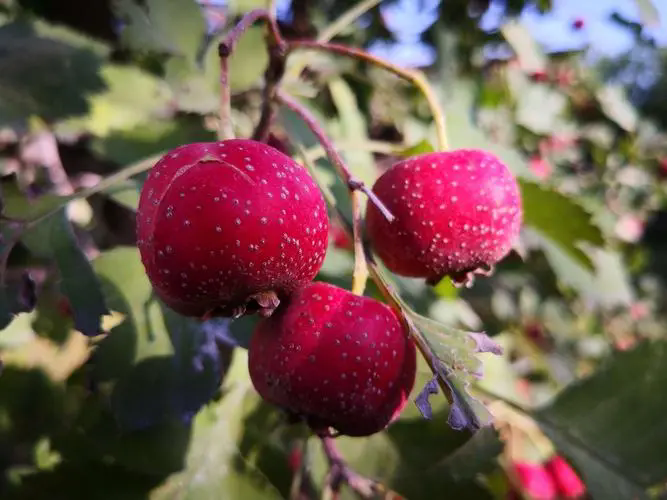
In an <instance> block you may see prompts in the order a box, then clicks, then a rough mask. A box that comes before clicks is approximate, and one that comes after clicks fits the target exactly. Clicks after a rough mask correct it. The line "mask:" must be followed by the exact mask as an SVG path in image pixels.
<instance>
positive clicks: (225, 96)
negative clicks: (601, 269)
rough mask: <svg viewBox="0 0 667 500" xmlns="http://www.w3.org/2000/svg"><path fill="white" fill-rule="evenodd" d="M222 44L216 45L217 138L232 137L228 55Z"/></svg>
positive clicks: (222, 139)
mask: <svg viewBox="0 0 667 500" xmlns="http://www.w3.org/2000/svg"><path fill="white" fill-rule="evenodd" d="M221 49H223V45H222V44H221V45H219V46H218V55H219V56H220V110H219V112H218V116H219V120H220V124H219V125H218V140H219V141H224V140H226V139H234V124H233V123H232V91H231V88H230V86H229V57H228V54H227V55H225V53H224V50H221Z"/></svg>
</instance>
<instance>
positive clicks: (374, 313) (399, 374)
mask: <svg viewBox="0 0 667 500" xmlns="http://www.w3.org/2000/svg"><path fill="white" fill-rule="evenodd" d="M416 362H417V358H416V351H415V346H414V343H413V342H412V340H411V339H410V338H409V337H408V335H407V333H406V332H405V331H404V329H403V326H402V324H401V323H400V321H399V320H398V318H397V316H396V314H395V313H394V312H393V311H392V310H391V309H390V308H389V307H388V306H387V305H385V304H383V303H381V302H378V301H377V300H374V299H371V298H368V297H358V296H356V295H354V294H352V293H351V292H349V291H347V290H343V289H342V288H338V287H336V286H333V285H330V284H328V283H320V282H315V283H311V284H309V285H308V286H306V287H305V288H303V289H301V290H299V291H298V292H296V293H295V294H294V295H292V297H290V299H289V302H287V303H286V304H284V305H282V306H281V307H280V308H279V309H278V310H277V311H276V312H275V313H274V314H273V315H272V316H271V317H270V318H267V319H265V320H263V321H262V322H261V323H260V324H259V325H258V327H257V329H256V331H255V332H254V335H253V337H252V340H251V342H250V350H249V360H248V364H249V370H250V377H251V379H252V382H253V384H254V386H255V388H256V389H257V392H259V394H260V395H261V396H262V397H263V398H264V399H266V400H267V401H269V402H271V403H273V404H275V405H277V406H280V407H282V408H283V409H285V410H287V411H288V412H290V413H292V414H295V415H298V416H300V417H302V418H304V419H305V420H306V421H307V422H308V424H309V425H310V426H311V428H312V429H313V430H314V431H315V432H318V433H320V434H326V433H327V431H328V428H329V427H333V428H335V429H336V430H337V431H338V432H340V433H341V434H347V435H350V436H367V435H370V434H373V433H375V432H379V431H381V430H382V429H384V428H385V427H386V426H387V425H389V423H390V422H391V421H392V420H393V419H395V418H396V417H398V415H399V414H400V412H401V410H402V409H403V408H404V406H405V404H406V403H407V398H408V396H409V394H410V391H411V390H412V386H413V385H414V381H415V371H416Z"/></svg>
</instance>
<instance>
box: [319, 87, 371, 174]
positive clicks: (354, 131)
mask: <svg viewBox="0 0 667 500" xmlns="http://www.w3.org/2000/svg"><path fill="white" fill-rule="evenodd" d="M329 92H331V98H332V99H333V102H334V106H336V110H337V111H338V122H337V123H336V125H337V126H336V127H335V128H336V134H335V135H336V137H337V138H338V139H340V140H341V141H350V142H355V143H360V144H363V143H365V142H368V132H367V126H366V118H365V117H364V115H363V113H362V112H361V110H360V109H359V104H358V103H357V98H356V96H355V95H354V93H353V92H352V89H351V88H350V86H349V85H348V84H347V83H346V82H345V80H343V79H342V78H335V79H333V80H330V81H329ZM344 155H345V159H346V162H347V164H348V167H349V168H350V170H351V172H352V173H353V175H355V176H356V177H357V178H359V179H360V180H361V181H362V182H363V183H365V184H366V185H368V186H372V185H373V183H374V182H375V179H376V177H377V174H378V171H377V169H376V168H375V161H374V159H373V155H372V154H371V153H369V152H368V151H362V150H357V151H347V152H345V153H344Z"/></svg>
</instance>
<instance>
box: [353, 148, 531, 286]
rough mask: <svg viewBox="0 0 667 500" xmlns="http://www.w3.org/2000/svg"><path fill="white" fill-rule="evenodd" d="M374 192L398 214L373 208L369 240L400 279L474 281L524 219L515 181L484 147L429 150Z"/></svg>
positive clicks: (513, 237) (387, 177) (398, 165)
mask: <svg viewBox="0 0 667 500" xmlns="http://www.w3.org/2000/svg"><path fill="white" fill-rule="evenodd" d="M373 191H374V192H375V194H376V195H377V196H378V197H379V198H380V200H381V201H382V202H383V203H384V204H385V205H386V206H387V208H388V209H389V211H390V212H391V213H392V214H393V215H394V217H395V219H394V221H393V222H389V221H388V220H387V219H386V218H385V217H384V216H383V215H382V213H381V212H380V211H379V210H378V209H377V207H376V206H375V205H373V204H369V205H368V210H367V215H366V226H367V230H368V236H369V238H370V241H371V243H372V245H373V248H374V249H375V251H376V252H377V254H378V255H379V256H380V257H381V258H382V260H383V261H384V263H385V265H386V266H387V267H388V268H389V269H390V270H391V271H393V272H395V273H396V274H399V275H402V276H408V277H415V278H418V277H423V278H426V280H427V282H428V283H429V284H436V283H438V282H439V281H440V280H441V279H442V278H443V277H444V276H450V277H451V278H452V281H453V282H454V283H455V284H468V285H469V284H471V283H472V279H473V276H474V273H479V274H489V273H490V272H491V271H492V270H493V266H494V265H495V264H496V262H498V261H499V260H501V259H502V258H503V257H504V256H505V255H506V254H507V253H508V252H509V251H510V249H511V247H512V245H513V244H514V242H515V240H516V238H517V237H518V234H519V229H520V226H521V222H522V208H521V197H520V194H519V186H518V184H517V182H516V179H515V178H514V176H513V175H512V173H511V172H510V171H509V170H508V168H507V167H506V166H505V165H504V164H503V163H501V162H500V160H498V159H497V158H496V157H495V156H493V155H491V154H489V153H486V152H484V151H479V150H471V149H462V150H458V151H451V152H439V153H426V154H421V155H417V156H413V157H412V158H409V159H406V160H403V161H400V162H398V163H396V164H395V165H394V166H392V167H391V168H390V169H389V170H387V171H386V172H385V173H384V174H382V175H381V176H380V178H379V179H378V180H377V181H376V182H375V185H374V186H373Z"/></svg>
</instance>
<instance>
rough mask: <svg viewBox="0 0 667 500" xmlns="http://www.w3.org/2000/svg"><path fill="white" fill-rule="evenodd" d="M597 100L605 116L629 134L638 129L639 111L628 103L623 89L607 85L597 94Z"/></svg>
mask: <svg viewBox="0 0 667 500" xmlns="http://www.w3.org/2000/svg"><path fill="white" fill-rule="evenodd" d="M596 96H597V99H598V101H599V102H600V107H601V108H602V111H603V112H604V114H606V115H607V117H609V119H610V120H612V121H614V122H616V123H617V124H618V125H619V126H620V127H621V128H623V129H625V130H627V131H628V132H634V131H635V129H636V128H637V121H638V119H639V117H638V116H637V110H636V109H635V107H634V106H633V105H632V104H631V103H630V101H628V98H627V97H626V96H625V92H624V90H623V89H622V88H621V87H618V86H613V85H606V86H604V87H602V88H601V89H600V90H598V92H597V95H596Z"/></svg>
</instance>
